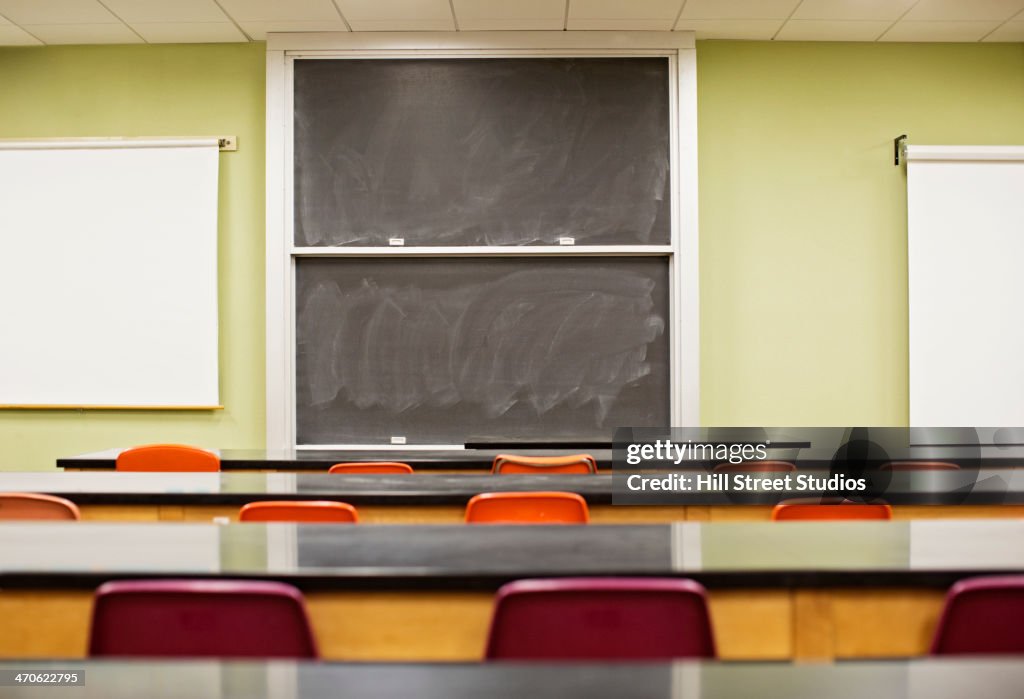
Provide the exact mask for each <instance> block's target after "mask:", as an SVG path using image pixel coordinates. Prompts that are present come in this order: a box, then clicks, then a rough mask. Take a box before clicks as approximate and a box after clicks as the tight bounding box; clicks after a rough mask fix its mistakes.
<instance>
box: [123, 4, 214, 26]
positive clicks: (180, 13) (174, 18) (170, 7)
mask: <svg viewBox="0 0 1024 699" xmlns="http://www.w3.org/2000/svg"><path fill="white" fill-rule="evenodd" d="M103 4H104V5H106V6H107V7H108V8H110V11H111V12H114V13H115V14H117V16H118V17H120V18H121V19H123V20H124V21H125V22H127V23H128V24H134V23H136V22H225V21H227V17H226V16H225V15H224V13H223V12H222V11H221V9H220V8H219V7H217V3H215V2H214V1H213V0H174V2H167V0H103Z"/></svg>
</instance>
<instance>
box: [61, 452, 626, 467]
mask: <svg viewBox="0 0 1024 699" xmlns="http://www.w3.org/2000/svg"><path fill="white" fill-rule="evenodd" d="M122 451H124V448H123V447H120V448H114V449H104V450H102V451H95V452H88V453H86V454H77V455H74V456H65V457H60V458H58V459H57V468H62V469H66V470H76V471H77V470H82V471H92V470H111V469H113V468H114V466H115V462H116V461H117V456H118V454H120V453H121V452H122ZM213 451H214V452H216V453H217V454H218V455H219V456H220V466H221V469H222V470H224V471H326V470H327V469H328V468H330V467H331V466H332V465H334V464H337V463H341V462H346V461H401V462H403V463H407V464H409V465H410V466H412V467H413V468H414V469H416V470H417V471H490V470H491V465H492V463H493V462H494V457H495V456H497V455H498V454H501V453H508V450H505V451H500V450H494V449H447V450H446V449H441V450H426V449H410V450H386V451H385V450H375V451H369V450H328V449H215V450H213ZM529 453H530V454H532V455H534V456H555V455H561V454H568V453H572V452H570V451H566V450H564V449H562V450H550V449H539V450H530V451H529ZM588 453H590V454H592V455H593V456H594V457H595V458H597V459H598V462H599V464H600V465H601V467H602V468H611V458H612V457H611V450H610V449H601V450H594V451H590V452H588Z"/></svg>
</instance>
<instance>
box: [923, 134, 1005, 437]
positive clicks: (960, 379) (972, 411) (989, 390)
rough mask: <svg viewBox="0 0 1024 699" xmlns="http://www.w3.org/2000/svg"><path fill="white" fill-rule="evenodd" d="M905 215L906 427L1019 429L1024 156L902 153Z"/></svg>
mask: <svg viewBox="0 0 1024 699" xmlns="http://www.w3.org/2000/svg"><path fill="white" fill-rule="evenodd" d="M907 213H908V219H909V220H908V240H907V245H908V251H907V254H908V264H909V292H910V304H909V305H910V307H909V311H910V334H909V339H910V367H909V369H910V424H911V426H915V427H918V426H920V427H935V426H973V425H989V426H994V427H1001V426H1002V427H1008V426H1015V427H1018V426H1024V147H1022V146H910V147H908V149H907Z"/></svg>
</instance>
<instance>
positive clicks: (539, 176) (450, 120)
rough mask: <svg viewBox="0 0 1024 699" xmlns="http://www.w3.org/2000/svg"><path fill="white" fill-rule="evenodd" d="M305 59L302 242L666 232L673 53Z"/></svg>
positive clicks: (299, 172) (610, 239)
mask: <svg viewBox="0 0 1024 699" xmlns="http://www.w3.org/2000/svg"><path fill="white" fill-rule="evenodd" d="M294 68H295V70H294V81H295V83H294V84H295V93H294V98H295V99H294V101H295V119H294V126H295V142H294V161H295V199H294V201H295V244H296V245H297V246H300V247H308V246H385V245H388V244H389V242H388V241H389V239H391V238H402V239H404V241H405V245H407V246H440V245H444V246H463V245H486V246H497V245H557V244H559V239H560V238H566V237H568V238H573V239H575V242H576V244H577V245H659V244H661V245H664V244H668V243H669V242H670V218H671V217H670V209H671V207H670V197H669V192H670V189H671V187H670V182H669V73H668V59H666V58H656V57H652V58H630V57H614V58H500V59H489V58H473V59H394V60H391V59H388V60H357V59H331V60H325V59H300V60H296V61H295V66H294Z"/></svg>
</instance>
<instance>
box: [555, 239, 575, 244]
mask: <svg viewBox="0 0 1024 699" xmlns="http://www.w3.org/2000/svg"><path fill="white" fill-rule="evenodd" d="M558 244H559V245H575V244H576V239H575V238H559V239H558Z"/></svg>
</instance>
